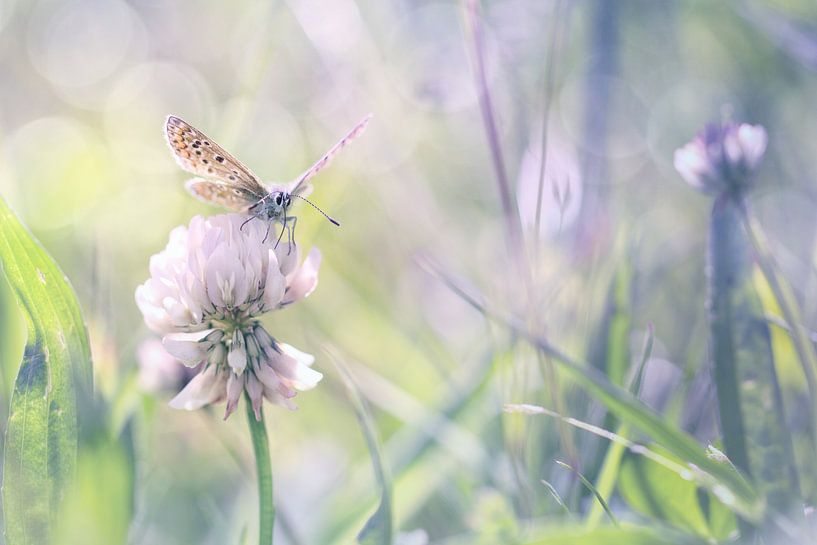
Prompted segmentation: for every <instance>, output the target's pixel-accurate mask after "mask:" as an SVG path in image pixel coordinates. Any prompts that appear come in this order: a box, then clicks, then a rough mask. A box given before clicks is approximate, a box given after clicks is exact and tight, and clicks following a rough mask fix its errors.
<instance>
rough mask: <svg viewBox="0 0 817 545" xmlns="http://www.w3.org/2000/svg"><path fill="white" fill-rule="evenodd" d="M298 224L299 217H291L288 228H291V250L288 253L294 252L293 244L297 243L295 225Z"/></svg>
mask: <svg viewBox="0 0 817 545" xmlns="http://www.w3.org/2000/svg"><path fill="white" fill-rule="evenodd" d="M290 224H291V225H290ZM297 224H298V217H297V216H292V217H290V218H289V220H288V223H287V228H288V229H289V251H288V252H287V255H289V254H290V252H292V245H293V244H295V226H296V225H297Z"/></svg>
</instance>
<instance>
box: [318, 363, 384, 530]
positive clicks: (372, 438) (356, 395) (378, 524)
mask: <svg viewBox="0 0 817 545" xmlns="http://www.w3.org/2000/svg"><path fill="white" fill-rule="evenodd" d="M332 362H333V363H334V364H335V367H336V368H337V369H338V372H339V373H340V375H341V378H342V379H343V383H344V385H345V386H346V391H347V393H348V394H349V400H350V401H351V402H352V406H353V407H354V409H355V416H356V417H357V420H358V423H359V424H360V429H361V431H362V432H363V437H364V438H365V439H366V447H367V448H368V449H369V456H370V457H371V460H372V468H373V469H374V474H375V478H376V479H377V484H378V485H379V486H380V503H379V504H378V506H377V509H376V510H375V512H374V514H372V516H371V517H370V518H369V520H367V521H366V525H365V526H364V527H363V529H362V530H361V531H360V533H359V534H358V536H357V540H358V542H359V543H360V544H361V545H391V543H392V542H393V540H394V528H393V516H392V483H391V477H390V476H389V475H388V473H387V471H386V466H385V464H384V463H383V455H382V454H381V452H380V441H379V440H378V438H377V432H376V431H375V426H374V422H373V420H372V415H371V412H370V411H369V408H368V406H367V405H366V403H365V402H364V401H363V398H362V397H361V395H360V392H359V391H358V388H357V385H356V384H355V382H354V379H353V378H352V375H351V374H350V373H349V371H348V369H346V367H345V366H344V365H343V364H342V363H341V362H340V359H339V358H337V357H336V356H332Z"/></svg>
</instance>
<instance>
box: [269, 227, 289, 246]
mask: <svg viewBox="0 0 817 545" xmlns="http://www.w3.org/2000/svg"><path fill="white" fill-rule="evenodd" d="M272 223H273V222H272V221H270V225H272ZM276 223H277V222H276ZM286 225H287V224H286V222H283V223H282V224H281V233H280V234H279V235H278V240H276V241H275V248H278V244H280V242H281V239H282V238H284V231H285V230H286Z"/></svg>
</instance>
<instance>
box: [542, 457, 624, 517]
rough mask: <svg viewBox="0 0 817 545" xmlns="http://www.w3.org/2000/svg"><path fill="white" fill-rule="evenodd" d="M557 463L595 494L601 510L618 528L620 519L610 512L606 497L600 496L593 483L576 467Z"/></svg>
mask: <svg viewBox="0 0 817 545" xmlns="http://www.w3.org/2000/svg"><path fill="white" fill-rule="evenodd" d="M556 463H557V464H558V465H560V466H561V467H563V468H565V469H567V470H568V471H571V472H573V474H575V475H576V476H577V477H578V478H579V480H581V482H582V484H583V485H584V486H585V487H586V488H587V489H588V490H589V491H590V492H592V493H593V495H594V496H595V497H596V500H597V501H598V502H599V505H601V508H602V509H604V512H605V513H607V518H609V519H610V522H612V523H613V524H614V525H615V526H618V519H617V518H616V516H615V515H614V514H613V511H611V510H610V506H609V505H607V502H606V501H605V500H604V496H602V495H601V494H599V491H598V490H596V487H595V486H593V483H591V482H590V481H588V480H587V477H585V476H584V475H582V474H581V472H580V471H578V470H577V469H576V468H574V467H573V466H571V465H570V464H566V463H565V462H562V461H561V460H556Z"/></svg>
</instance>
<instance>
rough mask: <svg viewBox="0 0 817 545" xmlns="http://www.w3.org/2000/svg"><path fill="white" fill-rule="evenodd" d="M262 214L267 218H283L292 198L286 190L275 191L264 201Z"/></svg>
mask: <svg viewBox="0 0 817 545" xmlns="http://www.w3.org/2000/svg"><path fill="white" fill-rule="evenodd" d="M262 202H263V204H262V214H263V215H264V216H266V218H267V219H270V220H275V219H283V218H284V216H285V215H286V211H287V209H288V208H289V205H290V204H292V199H291V197H290V195H289V193H287V192H286V191H273V192H272V193H270V194H269V195H267V196H266V197H265V198H264V200H263V201H262Z"/></svg>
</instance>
